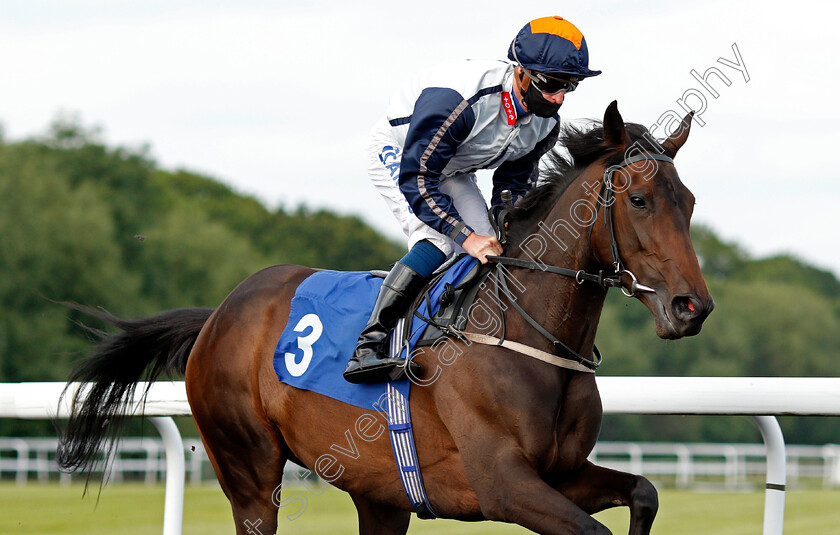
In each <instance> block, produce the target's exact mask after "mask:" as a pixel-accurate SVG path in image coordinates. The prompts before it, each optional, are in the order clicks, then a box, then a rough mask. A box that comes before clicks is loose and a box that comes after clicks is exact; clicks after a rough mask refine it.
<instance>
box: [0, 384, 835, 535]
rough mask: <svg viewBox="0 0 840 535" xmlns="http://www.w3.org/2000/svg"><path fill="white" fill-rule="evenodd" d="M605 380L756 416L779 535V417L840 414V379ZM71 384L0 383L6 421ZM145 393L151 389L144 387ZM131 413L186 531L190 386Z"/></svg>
mask: <svg viewBox="0 0 840 535" xmlns="http://www.w3.org/2000/svg"><path fill="white" fill-rule="evenodd" d="M597 381H598V389H599V391H600V393H601V400H602V404H603V407H604V412H607V413H613V414H679V415H688V414H709V415H745V416H751V417H753V420H754V421H755V423H756V425H757V426H758V428H759V430H760V431H761V435H762V437H763V439H764V443H765V446H766V459H767V464H766V466H767V468H766V490H765V501H764V530H763V533H764V535H779V534H781V533H782V532H783V529H784V503H785V485H786V482H787V469H786V466H787V463H786V460H787V459H786V452H785V444H784V437H783V436H782V431H781V428H780V427H779V424H778V422H777V421H776V418H775V416H776V415H803V416H840V378H750V377H739V378H720V377H600V378H598V379H597ZM64 386H65V385H64V383H5V384H0V418H29V419H43V418H56V417H58V418H65V417H67V416H68V415H69V413H70V407H69V404H68V403H65V404H62V405H61V406H59V405H58V397H59V395H60V393H61V391H62V389H63V388H64ZM73 388H78V385H74V386H73ZM142 390H143V386H141V387H139V388H138V392H141V391H142ZM126 412H127V413H128V414H132V415H136V416H147V417H149V420H150V421H151V422H152V424H154V426H155V427H156V428H157V429H158V431H159V432H160V434H161V438H162V440H163V445H164V450H165V455H166V468H167V469H166V499H165V503H164V519H163V533H164V535H179V534H180V533H181V526H182V518H183V499H184V474H185V469H186V463H185V456H184V442H183V440H182V439H181V435H180V433H179V432H178V428H177V426H176V425H175V422H174V421H173V420H172V418H171V417H172V416H186V415H190V414H191V413H190V408H189V404H188V403H187V396H186V389H185V386H184V383H183V382H163V383H156V384H155V385H153V387H152V388H151V389H150V391H149V396H148V397H147V399H146V401H145V404H144V403H142V401H141V400H140V398H139V396H138V397H137V398H135V400H134V402H133V403H132V404H130V405H129V406H128V407H126Z"/></svg>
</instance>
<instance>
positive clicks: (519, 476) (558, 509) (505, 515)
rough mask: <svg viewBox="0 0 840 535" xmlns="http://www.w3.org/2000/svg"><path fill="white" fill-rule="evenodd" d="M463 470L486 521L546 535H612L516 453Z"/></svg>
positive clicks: (483, 460)
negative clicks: (516, 525)
mask: <svg viewBox="0 0 840 535" xmlns="http://www.w3.org/2000/svg"><path fill="white" fill-rule="evenodd" d="M462 458H463V457H462ZM464 466H465V468H466V471H467V477H468V478H469V479H470V483H471V485H472V487H473V490H474V491H475V493H476V496H477V497H478V502H479V505H480V507H481V513H482V514H483V515H484V516H485V517H486V518H487V519H489V520H496V521H499V522H510V523H513V524H518V525H520V526H523V527H525V528H528V529H530V530H531V531H534V532H536V533H542V534H546V535H611V533H610V530H609V529H607V528H606V526H604V525H603V524H601V523H600V522H598V521H597V520H595V519H594V518H592V517H591V516H590V515H589V514H588V513H587V512H586V511H584V510H583V509H581V508H580V507H579V506H578V505H577V504H575V503H574V502H573V501H572V500H570V499H569V498H567V497H566V496H564V495H563V494H562V493H560V492H557V491H556V490H555V489H553V488H552V487H551V486H550V485H548V484H547V483H546V482H545V481H543V480H542V479H541V478H540V476H539V474H537V472H536V471H535V470H534V468H533V467H532V466H530V465H529V464H528V463H527V462H526V460H525V459H524V458H523V457H522V456H521V455H519V454H518V453H517V452H515V451H510V452H497V453H496V454H495V455H493V456H492V458H486V457H484V458H480V459H476V461H473V462H467V461H466V460H465V462H464ZM490 467H493V468H492V469H491V468H490Z"/></svg>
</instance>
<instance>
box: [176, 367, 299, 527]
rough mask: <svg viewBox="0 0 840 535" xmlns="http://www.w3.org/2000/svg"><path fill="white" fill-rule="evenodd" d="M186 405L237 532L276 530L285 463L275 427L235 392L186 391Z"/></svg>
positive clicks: (280, 438)
mask: <svg viewBox="0 0 840 535" xmlns="http://www.w3.org/2000/svg"><path fill="white" fill-rule="evenodd" d="M188 384H189V383H188ZM192 386H195V385H192ZM191 405H192V410H193V418H194V419H195V421H196V424H197V425H198V429H199V431H200V432H201V438H202V440H203V441H204V446H205V448H206V449H207V454H208V456H209V457H210V461H211V462H212V463H213V468H214V469H215V471H216V476H217V477H218V479H219V484H220V485H221V487H222V490H223V491H224V493H225V495H226V496H227V498H228V500H229V501H230V505H231V508H232V510H233V519H234V522H235V524H236V533H237V534H238V535H270V534H274V533H276V531H277V510H278V506H279V501H280V484H281V482H282V480H283V467H284V466H285V464H286V456H285V454H284V452H283V449H284V442H283V438H282V436H280V433H279V431H278V430H277V428H276V427H274V426H272V425H271V424H270V423H269V422H268V421H263V420H262V419H260V418H258V417H257V415H256V414H255V413H254V412H253V408H252V406H251V404H249V403H247V402H244V401H243V400H241V399H238V396H237V395H236V394H230V395H227V396H224V395H218V396H212V397H211V396H192V395H191Z"/></svg>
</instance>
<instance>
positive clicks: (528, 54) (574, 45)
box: [508, 17, 601, 79]
mask: <svg viewBox="0 0 840 535" xmlns="http://www.w3.org/2000/svg"><path fill="white" fill-rule="evenodd" d="M508 58H510V59H511V60H513V61H515V62H517V63H519V64H520V65H522V67H524V68H525V69H527V70H529V71H537V72H541V73H544V74H549V75H551V74H554V75H562V76H564V77H573V78H578V79H582V78H589V77H590V76H598V75H599V74H601V71H593V70H591V69H590V68H589V48H588V47H587V46H586V39H584V38H583V34H582V33H581V32H580V30H578V29H577V27H576V26H575V25H574V24H572V23H571V22H569V21H567V20H566V19H564V18H562V17H543V18H540V19H534V20H532V21H531V22H529V23H528V24H526V25H525V26H524V27H523V28H522V29H521V30H519V33H518V34H516V37H515V38H514V39H513V42H512V43H511V44H510V49H509V50H508Z"/></svg>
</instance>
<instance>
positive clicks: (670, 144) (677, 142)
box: [662, 110, 694, 158]
mask: <svg viewBox="0 0 840 535" xmlns="http://www.w3.org/2000/svg"><path fill="white" fill-rule="evenodd" d="M693 118H694V111H693V110H692V111H690V112H688V115H686V116H685V117H683V120H682V122H681V123H680V127H679V128H678V129H677V131H676V132H674V133H673V134H671V135H670V136H669V137H668V139H666V140H665V141H663V142H662V146H663V147H664V148H665V152H666V153H667V154H668V156H670V157H671V158H673V157H674V156H676V155H677V151H679V150H680V147H682V146H683V144H684V143H685V140H686V139H688V133H689V132H691V119H693Z"/></svg>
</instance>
